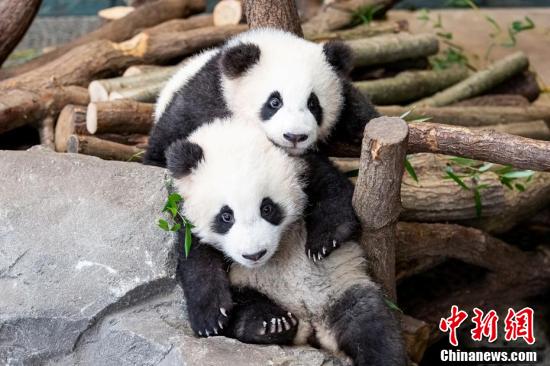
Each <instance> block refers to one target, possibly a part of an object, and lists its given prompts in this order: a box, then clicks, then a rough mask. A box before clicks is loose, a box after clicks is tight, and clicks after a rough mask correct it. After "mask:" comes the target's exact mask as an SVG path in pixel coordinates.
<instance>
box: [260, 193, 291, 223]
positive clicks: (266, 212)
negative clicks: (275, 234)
mask: <svg viewBox="0 0 550 366" xmlns="http://www.w3.org/2000/svg"><path fill="white" fill-rule="evenodd" d="M260 215H261V216H262V218H263V219H264V220H266V221H267V222H269V223H270V224H273V225H275V226H277V225H279V224H280V223H281V222H283V219H284V218H285V212H284V210H283V209H282V208H281V206H279V205H278V204H276V203H275V202H273V200H272V199H271V198H269V197H266V198H264V199H263V200H262V204H261V205H260Z"/></svg>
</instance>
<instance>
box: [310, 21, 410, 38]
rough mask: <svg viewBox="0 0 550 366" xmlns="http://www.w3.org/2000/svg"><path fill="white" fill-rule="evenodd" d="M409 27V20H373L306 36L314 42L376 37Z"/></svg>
mask: <svg viewBox="0 0 550 366" xmlns="http://www.w3.org/2000/svg"><path fill="white" fill-rule="evenodd" d="M407 29H408V22H407V21H398V22H373V23H371V24H363V25H358V26H356V27H353V28H351V29H345V30H339V31H332V32H319V31H314V32H313V33H305V34H304V37H305V38H306V39H309V40H310V41H313V42H326V41H332V40H339V41H351V40H354V39H361V38H367V37H375V36H380V35H383V34H392V33H399V32H402V31H406V30H407Z"/></svg>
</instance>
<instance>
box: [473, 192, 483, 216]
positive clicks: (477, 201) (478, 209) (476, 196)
mask: <svg viewBox="0 0 550 366" xmlns="http://www.w3.org/2000/svg"><path fill="white" fill-rule="evenodd" d="M474 202H475V204H476V216H477V218H481V209H482V204H481V194H479V187H474Z"/></svg>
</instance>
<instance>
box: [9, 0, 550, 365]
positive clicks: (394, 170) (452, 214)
mask: <svg viewBox="0 0 550 366" xmlns="http://www.w3.org/2000/svg"><path fill="white" fill-rule="evenodd" d="M22 3H23V2H20V1H16V0H5V1H4V2H3V3H2V5H0V10H2V7H4V8H5V9H9V11H10V13H11V14H13V15H12V17H10V18H6V17H2V18H0V45H2V46H0V64H1V63H2V62H3V61H4V60H5V59H6V57H7V56H8V55H9V53H10V52H11V51H12V50H13V48H14V47H15V45H16V44H17V42H18V41H19V40H20V38H21V37H22V35H23V34H24V33H25V30H26V29H27V27H28V25H29V24H30V22H31V21H32V18H33V17H34V14H35V13H36V10H37V9H38V7H39V6H40V3H41V2H40V1H29V2H26V5H25V7H24V8H21V4H22ZM393 3H394V2H393V1H391V0H346V1H339V2H338V5H339V6H334V4H333V2H331V1H327V2H326V3H325V4H322V3H321V1H315V0H309V1H306V0H301V1H297V2H296V3H295V2H294V1H290V0H286V1H280V4H279V5H278V6H276V7H273V6H272V4H271V2H269V1H265V0H257V1H243V2H241V1H238V0H223V1H222V2H220V3H219V4H218V6H217V7H216V8H215V10H214V13H213V14H207V13H204V11H205V3H204V1H203V0H156V1H134V2H133V3H132V5H133V6H134V8H131V9H115V10H113V11H107V12H104V13H103V15H102V17H103V18H104V19H106V20H105V23H104V25H103V26H102V27H101V28H99V29H98V30H96V31H94V32H92V33H90V34H88V35H86V36H84V37H81V38H78V39H76V40H74V41H72V42H70V43H69V44H65V45H60V46H59V47H57V48H56V49H54V50H52V51H50V52H47V53H45V54H43V55H42V56H40V57H38V58H35V59H33V60H31V61H29V62H27V63H25V64H22V65H18V66H11V67H7V68H0V149H2V148H15V149H23V148H28V147H29V146H30V145H33V144H38V143H39V144H42V145H44V146H46V147H48V148H51V149H55V150H56V151H57V152H60V153H66V152H68V153H79V154H87V155H94V156H97V157H100V158H102V159H108V160H122V161H136V162H139V161H140V160H141V157H142V154H143V151H144V149H145V148H146V146H147V138H148V133H149V130H150V129H151V127H152V124H153V106H154V102H155V100H156V97H157V95H158V92H159V90H160V89H161V88H162V87H163V85H164V84H165V83H166V82H167V80H168V79H169V78H170V76H171V75H173V74H174V72H175V71H176V70H177V67H178V65H181V64H183V63H185V59H186V57H188V56H190V55H192V54H194V53H196V52H199V51H201V50H203V49H206V48H209V47H213V46H217V45H220V44H221V43H223V41H224V40H226V39H227V38H229V37H231V36H233V35H235V34H238V33H240V32H243V31H245V30H246V29H248V26H251V27H256V26H275V27H279V28H283V29H285V30H288V31H290V32H294V33H296V34H298V35H301V36H304V37H305V38H306V39H309V40H312V41H314V42H324V41H327V40H334V39H337V40H342V41H344V42H346V43H347V44H348V45H349V46H350V47H351V48H352V50H353V52H354V55H355V68H354V70H353V72H352V78H353V81H354V84H355V85H356V86H357V88H358V89H359V90H360V91H361V92H363V93H365V94H367V95H368V96H369V97H370V98H371V100H372V101H373V102H374V103H375V104H377V106H378V107H379V111H380V112H381V113H382V114H383V115H385V116H389V117H394V118H387V117H383V118H380V119H378V120H376V121H373V122H372V123H371V124H369V125H368V127H367V129H366V131H365V136H364V137H362V136H358V137H357V140H358V144H356V145H347V146H340V145H332V146H330V147H329V149H328V151H327V152H328V153H329V154H330V155H331V156H332V157H333V161H334V162H335V163H336V164H337V165H338V166H339V167H340V168H341V169H342V170H343V171H344V172H346V173H348V174H349V175H350V177H351V179H352V180H354V181H355V182H356V192H355V197H354V205H355V208H356V210H357V213H358V215H359V216H360V218H361V220H362V224H363V229H364V233H363V237H362V239H361V240H362V242H363V243H364V244H365V246H366V248H367V249H368V252H369V257H370V260H371V262H372V263H373V268H372V270H373V275H374V276H375V277H376V278H377V279H378V280H379V281H380V282H381V283H382V284H383V285H384V288H385V289H386V292H387V295H388V297H389V298H390V299H392V301H395V303H396V304H397V305H398V306H399V307H400V308H401V309H402V310H403V311H404V313H405V314H406V315H403V316H402V320H403V328H404V332H405V335H406V339H407V342H408V346H409V354H410V357H411V359H412V361H414V362H415V363H420V362H421V360H422V358H423V355H424V353H425V351H426V349H428V348H429V347H430V346H431V347H432V348H434V347H437V344H440V343H437V342H439V341H440V339H441V336H442V334H441V333H439V332H437V331H436V327H435V326H436V324H437V323H438V321H439V319H440V318H441V317H443V316H446V315H447V313H448V311H449V309H450V306H451V305H452V304H457V305H460V306H461V307H462V308H463V309H465V310H468V309H471V308H473V307H474V306H483V305H488V306H494V305H496V304H499V305H504V304H520V303H521V304H523V303H525V301H527V303H528V304H532V306H535V307H536V306H538V305H537V304H540V302H541V300H540V297H541V296H544V295H545V294H547V293H548V290H549V289H550V251H549V248H550V247H549V244H550V142H548V140H550V107H547V106H543V105H539V104H533V103H532V102H533V101H535V100H536V99H537V98H538V96H539V94H540V93H541V88H540V87H539V85H538V83H537V79H536V77H535V76H534V75H535V73H536V70H532V69H530V68H529V59H528V57H527V56H526V55H525V54H524V53H522V52H516V53H513V54H511V55H509V56H507V57H505V58H501V59H499V60H497V61H496V62H494V63H492V64H490V65H488V67H486V68H484V69H479V70H472V69H471V68H468V67H467V65H465V64H459V63H457V64H454V65H451V66H449V67H447V68H437V67H433V66H432V65H433V63H430V62H429V60H430V59H431V58H433V57H434V56H435V55H437V54H438V53H439V52H441V49H442V46H443V45H442V42H441V40H440V39H439V38H438V37H436V36H434V35H432V34H423V33H417V34H411V33H410V32H408V26H407V22H406V21H399V22H395V21H388V20H375V21H368V22H365V21H363V22H360V23H361V24H357V21H356V12H355V10H357V9H359V8H361V7H363V8H364V7H365V6H376V7H377V9H378V10H377V15H378V16H381V15H383V13H384V11H386V10H387V9H389V8H391V6H392V5H393ZM296 5H297V6H296ZM2 14H3V13H2ZM247 23H248V26H247ZM399 117H401V118H399ZM428 119H429V120H428ZM404 120H406V121H407V122H405V121H404ZM362 139H363V141H362V144H361V143H360V142H361V140H362ZM407 154H408V155H407ZM450 156H454V157H461V158H462V159H451V158H450ZM405 168H406V171H405ZM472 274H474V275H472ZM457 276H460V277H461V280H460V281H458V280H457ZM426 281H428V282H427V284H426ZM440 288H446V289H447V291H440V290H437V289H440ZM537 297H538V299H539V300H536V299H537ZM533 298H535V300H533ZM543 302H544V301H543ZM434 344H435V346H433V345H434Z"/></svg>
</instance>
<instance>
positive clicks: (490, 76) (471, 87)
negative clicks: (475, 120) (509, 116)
mask: <svg viewBox="0 0 550 366" xmlns="http://www.w3.org/2000/svg"><path fill="white" fill-rule="evenodd" d="M528 66H529V60H528V59H527V56H525V54H524V53H523V52H516V53H514V54H511V55H509V56H507V57H505V58H503V59H501V60H499V61H497V62H495V63H494V64H492V65H491V66H489V67H488V68H487V69H485V70H481V71H478V72H476V73H475V74H473V75H472V76H470V77H469V78H467V79H466V80H463V81H462V82H460V83H458V84H456V85H453V86H452V87H450V88H448V89H446V90H444V91H442V92H439V93H437V94H435V95H434V96H432V97H429V98H426V99H423V100H421V101H419V102H418V103H417V104H418V105H425V106H434V107H440V106H444V105H449V104H451V103H454V102H457V101H460V100H463V99H467V98H471V97H475V96H477V95H480V94H481V93H483V92H485V91H487V90H489V89H491V88H493V87H495V86H497V85H498V84H500V83H502V82H503V81H505V80H508V79H509V78H511V77H512V76H514V75H516V74H518V73H520V72H522V71H524V70H526V69H527V67H528Z"/></svg>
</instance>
